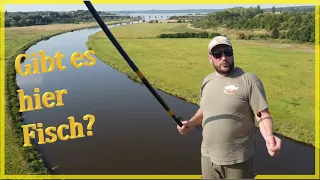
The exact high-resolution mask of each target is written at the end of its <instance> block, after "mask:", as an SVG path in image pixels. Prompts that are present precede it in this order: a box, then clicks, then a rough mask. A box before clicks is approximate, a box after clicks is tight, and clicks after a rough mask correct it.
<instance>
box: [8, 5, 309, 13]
mask: <svg viewBox="0 0 320 180" xmlns="http://www.w3.org/2000/svg"><path fill="white" fill-rule="evenodd" d="M93 5H94V7H95V9H96V10H97V11H129V10H151V9H155V10H179V9H225V8H232V7H236V6H237V7H239V6H241V7H246V8H248V7H257V5H258V4H226V5H223V4H159V5H156V4H144V5H142V4H119V5H117V4H110V5H105V4H104V5H101V4H96V5H95V4H93ZM272 6H275V7H288V6H289V7H290V6H312V5H308V4H305V5H302V4H301V5H297V4H276V5H274V4H270V5H268V4H261V5H260V8H262V9H263V8H271V7H272ZM5 9H6V10H7V11H8V12H18V11H21V12H27V11H74V10H87V7H86V6H85V5H84V4H83V5H81V4H70V5H67V4H63V5H57V4H52V5H50V4H45V5H34V4H25V5H22V4H18V5H17V4H12V5H10V4H6V6H5Z"/></svg>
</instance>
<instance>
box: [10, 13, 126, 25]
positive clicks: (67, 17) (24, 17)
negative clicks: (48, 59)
mask: <svg viewBox="0 0 320 180" xmlns="http://www.w3.org/2000/svg"><path fill="white" fill-rule="evenodd" d="M98 13H99V14H100V15H115V14H111V13H107V12H101V11H99V12H98ZM128 18H130V16H122V17H120V16H109V17H107V19H108V20H110V21H113V20H120V19H128ZM104 19H105V20H106V18H104ZM94 21H95V20H94V18H93V16H92V15H91V13H90V12H89V11H88V10H77V11H69V12H54V11H36V12H7V11H6V12H5V27H16V26H33V25H47V24H53V23H55V24H63V23H81V22H94Z"/></svg>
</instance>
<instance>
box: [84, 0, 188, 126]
mask: <svg viewBox="0 0 320 180" xmlns="http://www.w3.org/2000/svg"><path fill="white" fill-rule="evenodd" d="M83 2H84V3H85V5H86V6H87V8H88V9H89V11H90V12H91V14H92V16H93V17H94V18H95V20H96V21H97V22H98V24H99V25H100V27H101V28H102V30H103V31H104V32H105V34H106V35H107V36H108V38H109V39H110V41H111V42H112V43H113V45H114V46H115V47H116V48H117V50H118V51H119V52H120V54H121V55H122V57H123V58H124V59H125V60H126V61H127V63H128V64H129V66H130V67H131V68H132V70H133V71H134V72H135V73H136V74H137V75H138V77H139V78H140V80H141V81H142V82H143V84H144V85H145V86H146V87H147V88H148V89H149V91H150V92H151V93H152V94H153V95H154V97H155V98H156V99H157V100H158V101H159V103H160V104H161V105H162V106H163V107H164V109H165V110H166V111H167V112H168V114H169V115H170V116H171V117H172V119H174V120H175V121H176V123H177V124H178V125H179V126H180V127H182V126H183V124H182V123H181V120H182V119H181V118H178V117H177V116H176V115H175V114H174V112H173V111H172V110H171V109H170V108H169V106H168V105H167V104H166V103H165V102H164V100H163V99H162V98H161V97H160V96H159V94H158V93H157V92H156V91H155V90H154V88H153V87H152V86H151V85H150V83H149V82H148V80H147V79H146V78H145V77H144V76H143V75H142V73H141V71H140V70H139V69H138V67H137V66H136V65H135V64H134V62H133V61H132V60H131V59H130V57H129V56H128V55H127V53H126V52H125V51H124V50H123V48H122V47H121V45H120V44H119V43H118V41H117V40H116V38H115V37H114V36H113V35H112V33H111V31H110V30H109V28H108V27H107V25H106V24H105V23H104V22H103V20H102V19H101V17H100V16H99V14H98V13H97V11H96V10H95V8H94V7H93V5H92V4H91V2H90V0H83Z"/></svg>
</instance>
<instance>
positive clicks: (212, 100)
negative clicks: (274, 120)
mask: <svg viewBox="0 0 320 180" xmlns="http://www.w3.org/2000/svg"><path fill="white" fill-rule="evenodd" d="M200 93H201V94H200V96H201V99H200V108H201V109H202V110H203V122H202V126H203V140H202V144H201V153H202V154H203V155H204V156H208V157H210V159H211V161H212V162H213V163H215V164H218V165H230V164H235V163H241V162H244V161H246V160H248V159H249V158H251V157H252V156H253V155H254V153H255V149H254V135H255V114H254V113H256V112H257V111H259V112H260V111H262V110H264V109H266V108H268V103H267V99H266V94H265V91H264V88H263V85H262V82H261V81H260V79H259V78H258V77H257V76H256V75H255V74H253V73H248V72H244V71H243V70H242V69H241V68H238V67H235V68H234V69H233V71H232V72H231V73H230V75H229V76H228V77H218V76H217V75H216V72H213V73H211V74H209V75H208V76H207V77H205V78H204V80H203V84H202V87H201V90H200Z"/></svg>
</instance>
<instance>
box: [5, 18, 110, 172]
mask: <svg viewBox="0 0 320 180" xmlns="http://www.w3.org/2000/svg"><path fill="white" fill-rule="evenodd" d="M110 23H111V22H110ZM94 26H97V24H93V23H92V24H56V25H43V26H29V27H13V28H6V29H5V62H6V81H5V87H6V107H5V108H6V115H5V117H6V119H5V121H6V123H5V174H7V175H9V174H14V175H18V174H47V173H50V169H47V168H46V167H45V164H44V162H43V161H42V159H41V155H40V154H39V153H38V152H37V151H36V149H35V148H34V147H30V148H25V147H23V146H22V145H23V135H22V130H21V122H22V118H21V116H20V114H19V112H18V111H19V103H18V100H17V98H16V97H17V96H16V90H17V89H18V88H19V87H18V86H17V84H16V79H15V78H16V74H15V69H14V60H15V57H16V56H18V55H19V54H21V53H23V52H24V51H25V50H26V49H28V48H29V47H30V46H32V45H33V44H35V43H36V42H38V41H40V40H42V39H47V38H49V37H51V36H53V35H57V34H60V33H64V32H68V31H73V30H76V29H82V28H88V27H94Z"/></svg>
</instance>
